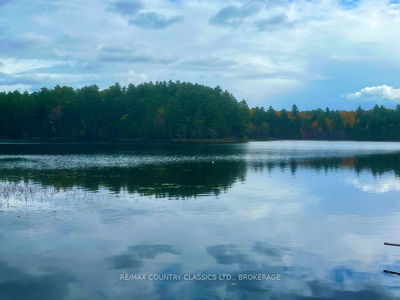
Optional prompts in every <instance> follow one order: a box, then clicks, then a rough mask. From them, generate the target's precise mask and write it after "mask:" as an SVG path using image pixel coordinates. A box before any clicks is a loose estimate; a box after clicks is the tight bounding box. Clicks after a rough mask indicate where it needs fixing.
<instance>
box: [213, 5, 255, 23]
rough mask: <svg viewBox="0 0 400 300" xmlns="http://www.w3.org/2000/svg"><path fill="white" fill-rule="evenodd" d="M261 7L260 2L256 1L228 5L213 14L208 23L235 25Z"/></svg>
mask: <svg viewBox="0 0 400 300" xmlns="http://www.w3.org/2000/svg"><path fill="white" fill-rule="evenodd" d="M261 7H262V4H261V3H259V2H258V1H257V2H254V3H253V2H248V3H245V4H243V5H242V6H235V5H229V6H226V7H224V8H222V9H221V10H220V11H219V12H218V13H217V14H216V15H214V16H213V17H212V18H211V19H210V21H209V23H210V24H211V25H228V26H237V25H240V24H241V23H242V21H243V20H244V19H245V18H247V17H250V16H253V15H255V14H257V12H258V11H259V10H260V8H261Z"/></svg>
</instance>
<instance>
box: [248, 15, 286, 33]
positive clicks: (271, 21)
mask: <svg viewBox="0 0 400 300" xmlns="http://www.w3.org/2000/svg"><path fill="white" fill-rule="evenodd" d="M255 25H256V27H257V28H258V30H260V31H269V30H276V29H279V28H282V27H286V26H290V25H291V23H290V22H289V21H288V17H287V15H285V14H278V15H275V16H272V17H269V18H267V19H263V20H259V21H256V22H255Z"/></svg>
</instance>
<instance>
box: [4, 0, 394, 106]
mask: <svg viewBox="0 0 400 300" xmlns="http://www.w3.org/2000/svg"><path fill="white" fill-rule="evenodd" d="M157 80H181V81H191V82H197V83H202V84H206V85H210V86H217V85H219V86H221V87H222V88H223V89H227V90H229V91H230V92H232V93H233V94H234V95H235V96H236V97H237V98H238V99H245V100H246V101H247V102H248V103H249V104H250V105H251V106H254V105H263V106H269V105H273V106H274V107H277V108H282V107H288V108H289V107H290V106H291V104H293V103H296V104H298V106H299V108H301V109H308V108H315V107H322V108H325V107H326V106H329V107H332V108H338V109H343V108H354V107H356V106H358V105H362V106H364V107H369V106H371V105H373V104H375V103H378V104H384V105H388V106H395V105H397V104H400V2H399V1H398V0H396V1H395V0H392V1H387V0H362V1H357V0H308V1H303V0H299V1H296V0H232V1H229V0H228V1H217V0H214V1H213V0H146V1H144V0H142V1H140V0H117V1H110V0H0V91H8V90H14V89H20V90H26V89H27V90H30V91H34V90H37V89H39V88H40V87H43V86H46V87H52V86H54V85H56V84H60V85H70V86H73V87H81V86H83V85H87V84H93V83H95V84H97V85H99V86H100V88H105V87H107V86H109V85H111V84H113V83H115V82H120V83H121V84H123V85H127V84H128V83H131V82H132V83H134V84H138V83H141V82H144V81H157Z"/></svg>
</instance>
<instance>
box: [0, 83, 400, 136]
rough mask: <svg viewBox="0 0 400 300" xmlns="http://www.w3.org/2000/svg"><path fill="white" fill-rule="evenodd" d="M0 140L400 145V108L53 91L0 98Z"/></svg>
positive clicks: (137, 90) (186, 87)
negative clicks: (304, 106) (284, 105)
mask: <svg viewBox="0 0 400 300" xmlns="http://www.w3.org/2000/svg"><path fill="white" fill-rule="evenodd" d="M0 138H6V139H7V138H8V139H30V138H42V139H54V138H59V139H66V140H82V141H107V140H118V139H150V140H156V139H158V140H160V139H162V140H170V139H171V140H172V139H177V140H180V139H181V140H186V139H246V138H249V139H341V140H400V106H398V107H397V108H396V109H388V108H384V107H382V106H375V107H374V108H373V109H371V110H363V109H362V108H361V107H360V108H358V109H357V110H356V111H338V110H330V109H328V108H327V109H325V110H322V109H316V110H311V111H299V109H298V108H297V106H296V105H293V107H292V109H291V110H289V111H287V110H285V109H283V110H280V111H276V110H274V109H273V108H272V107H270V108H268V109H265V108H262V107H255V108H249V107H248V105H247V104H246V102H245V101H244V100H242V101H238V100H237V99H236V98H235V97H234V96H233V95H232V94H230V93H229V92H227V91H223V90H222V89H221V88H220V87H216V88H210V87H207V86H203V85H199V84H192V83H185V82H172V81H169V82H156V83H152V82H150V83H143V84H139V85H136V86H135V85H133V84H130V85H129V86H127V87H121V86H120V85H119V84H118V83H117V84H115V85H113V86H111V87H109V88H107V89H104V90H100V89H99V88H98V87H97V86H96V85H91V86H85V87H82V88H80V89H73V88H71V87H66V86H56V87H54V88H53V89H47V88H42V89H41V90H40V91H38V92H32V93H29V92H24V93H21V92H19V91H14V92H8V93H6V92H2V93H0Z"/></svg>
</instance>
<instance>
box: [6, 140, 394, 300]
mask: <svg viewBox="0 0 400 300" xmlns="http://www.w3.org/2000/svg"><path fill="white" fill-rule="evenodd" d="M399 176H400V143H390V142H385V143H377V142H375V143H374V142H321V141H315V142H314V141H271V142H249V143H240V144H239V143H238V144H197V143H193V144H173V143H171V144H168V143H164V144H160V143H159V144H151V143H148V144H117V145H116V144H33V143H18V144H15V143H1V144H0V225H1V226H0V241H1V243H0V299H1V300H3V299H6V300H8V299H12V300H14V299H24V300H25V299H29V300H36V299H38V300H39V299H40V300H47V299H49V300H50V299H51V300H54V299H310V298H313V299H314V298H315V299H363V300H364V299H374V300H375V299H397V298H398V297H400V289H399V287H400V276H396V275H390V274H385V273H383V270H385V269H387V270H392V271H397V272H400V247H390V246H384V244H383V243H384V242H392V243H400V197H399V196H400V177H399Z"/></svg>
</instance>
